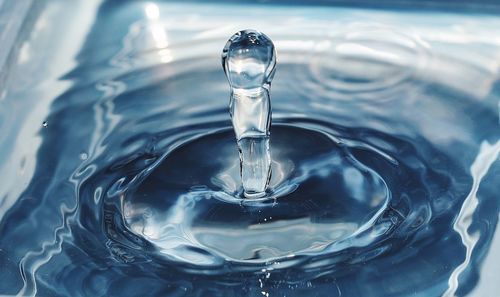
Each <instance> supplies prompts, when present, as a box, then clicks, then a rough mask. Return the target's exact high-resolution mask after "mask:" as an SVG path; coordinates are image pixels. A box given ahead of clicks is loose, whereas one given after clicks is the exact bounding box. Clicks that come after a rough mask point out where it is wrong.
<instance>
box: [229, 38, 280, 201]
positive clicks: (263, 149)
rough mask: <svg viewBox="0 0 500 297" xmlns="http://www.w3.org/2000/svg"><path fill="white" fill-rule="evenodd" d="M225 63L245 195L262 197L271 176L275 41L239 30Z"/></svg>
mask: <svg viewBox="0 0 500 297" xmlns="http://www.w3.org/2000/svg"><path fill="white" fill-rule="evenodd" d="M222 65H223V67H224V72H225V73H226V76H227V79H228V81H229V84H230V86H231V99H230V103H229V109H230V113H231V118H232V122H233V128H234V132H235V133H236V139H237V141H238V148H239V152H240V168H241V180H242V183H243V188H244V190H245V196H246V197H262V196H264V195H265V191H266V188H267V186H268V184H269V179H270V177H271V154H270V149H269V126H270V125H271V98H270V95H269V89H270V87H271V80H272V79H273V76H274V71H275V66H276V51H275V49H274V44H273V42H272V41H271V39H269V37H267V36H266V35H264V34H263V33H260V32H258V31H255V30H244V31H240V32H238V33H236V34H234V35H233V36H232V37H231V38H230V39H229V40H228V42H227V43H226V46H225V47H224V49H223V51H222Z"/></svg>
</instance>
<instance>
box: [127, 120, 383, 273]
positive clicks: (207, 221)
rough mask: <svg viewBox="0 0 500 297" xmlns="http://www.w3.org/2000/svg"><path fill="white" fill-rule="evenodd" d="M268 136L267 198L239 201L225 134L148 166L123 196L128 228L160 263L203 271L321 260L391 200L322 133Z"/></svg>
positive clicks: (234, 160)
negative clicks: (217, 263)
mask: <svg viewBox="0 0 500 297" xmlns="http://www.w3.org/2000/svg"><path fill="white" fill-rule="evenodd" d="M272 136H273V137H272V142H271V145H272V148H273V150H272V160H273V164H272V165H273V166H272V167H273V170H272V172H273V176H272V180H271V183H270V189H269V192H270V193H269V194H268V196H267V197H266V198H261V199H251V198H244V197H243V195H242V193H241V192H240V189H241V182H240V176H239V159H238V155H237V150H236V148H235V141H234V134H233V132H232V131H227V130H224V131H222V132H218V133H215V134H214V133H212V134H208V135H203V136H202V137H200V138H197V139H194V140H193V139H189V141H188V142H187V143H184V144H181V145H179V146H178V147H177V148H176V149H174V150H173V151H171V152H169V153H168V154H167V155H166V156H164V160H163V161H162V162H161V163H160V164H159V165H158V166H157V167H155V168H154V169H147V170H148V171H151V173H149V175H148V176H147V177H145V178H144V180H142V181H141V182H138V184H137V185H134V186H132V187H133V190H129V191H128V192H127V194H125V196H124V198H123V214H124V217H125V220H126V222H127V224H128V225H129V226H130V229H131V230H132V231H133V232H134V233H136V234H137V235H139V236H143V237H144V238H146V239H147V240H149V241H150V242H151V243H153V244H154V245H155V246H157V247H158V249H159V250H160V252H161V253H163V254H165V256H166V257H169V258H175V259H180V260H182V261H187V262H190V263H193V264H200V263H203V264H205V265H209V264H213V263H212V262H213V261H214V260H212V258H213V257H218V256H219V257H221V258H223V259H226V260H231V261H241V262H257V263H263V264H265V263H267V262H269V261H270V260H277V259H281V258H287V257H294V256H300V255H306V254H307V255H314V254H322V253H324V252H327V251H328V248H329V246H331V245H332V244H341V242H342V241H346V240H349V239H350V238H351V239H352V237H354V236H355V235H357V234H360V233H362V232H363V231H365V230H367V229H369V228H373V225H374V224H375V221H376V220H377V218H378V217H379V216H380V215H381V213H382V212H383V211H384V209H385V207H386V206H387V204H388V202H389V199H390V193H389V190H388V189H387V187H386V185H385V183H384V181H383V179H382V178H381V177H380V176H379V175H378V174H377V173H376V172H374V171H373V170H371V169H370V168H369V167H367V166H365V165H363V164H362V163H361V162H359V161H358V160H357V159H356V158H355V157H354V156H353V155H351V154H350V153H349V151H348V149H347V148H346V147H344V146H342V145H341V144H340V143H337V141H336V140H335V139H334V138H333V137H332V136H330V135H328V134H324V133H321V132H316V131H314V130H309V129H301V128H297V127H293V126H273V131H272ZM292 143H293V146H290V144H292ZM374 157H377V155H376V154H374ZM378 158H381V157H380V156H378ZM235 196H236V197H235ZM238 196H241V197H242V198H237V197H238Z"/></svg>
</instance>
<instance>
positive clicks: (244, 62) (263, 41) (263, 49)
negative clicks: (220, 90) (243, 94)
mask: <svg viewBox="0 0 500 297" xmlns="http://www.w3.org/2000/svg"><path fill="white" fill-rule="evenodd" d="M222 66H223V67H224V72H225V73H226V76H227V79H228V80H229V84H230V85H231V87H232V88H237V89H253V88H258V87H267V86H268V85H269V84H270V83H271V80H272V79H273V75H274V69H275V66H276V52H275V49H274V44H273V42H272V41H271V39H269V37H267V36H266V35H265V34H263V33H261V32H258V31H255V30H243V31H240V32H238V33H236V34H234V35H233V36H232V37H231V38H230V39H229V40H228V41H227V43H226V46H225V47H224V50H223V51H222Z"/></svg>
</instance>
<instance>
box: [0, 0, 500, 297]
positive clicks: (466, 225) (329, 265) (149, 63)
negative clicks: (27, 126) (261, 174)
mask: <svg viewBox="0 0 500 297" xmlns="http://www.w3.org/2000/svg"><path fill="white" fill-rule="evenodd" d="M212 5H215V7H216V9H215V8H213V6H212ZM118 6H119V7H118ZM259 7H260V6H255V7H254V6H244V7H239V6H238V8H241V9H234V7H232V6H228V7H226V6H218V5H216V4H210V5H205V4H200V3H197V5H191V4H186V3H183V4H176V5H174V4H173V3H171V2H162V3H154V2H148V3H144V2H141V1H132V2H126V1H125V2H124V3H123V4H120V5H117V4H116V3H114V2H113V3H111V2H105V4H103V6H102V8H101V10H100V13H99V15H98V16H97V17H96V23H95V24H94V26H93V29H92V30H91V32H90V33H89V35H88V37H87V40H86V43H85V45H84V46H83V47H82V49H81V53H80V54H79V55H78V59H77V63H76V66H75V68H74V69H73V70H72V71H71V72H69V73H67V74H66V75H65V76H64V77H63V78H62V80H64V82H65V83H66V82H68V81H69V82H71V83H70V84H68V86H69V87H68V89H67V90H65V91H64V92H63V93H62V94H61V95H60V96H58V97H57V98H54V99H53V102H52V105H51V109H50V114H49V115H48V116H47V118H46V119H44V121H41V122H40V131H39V133H38V134H37V135H36V137H37V141H41V143H42V144H41V146H40V148H39V149H38V150H37V153H36V155H34V156H31V157H32V158H34V160H36V164H31V165H30V163H29V162H28V163H26V161H22V162H20V165H16V166H19V168H17V167H16V168H14V169H13V170H11V172H12V173H16V174H17V172H20V171H21V172H24V171H25V170H28V169H29V168H30V167H29V166H32V167H34V169H33V170H34V172H33V176H32V177H30V178H29V183H28V185H27V188H26V189H25V191H24V192H23V194H22V195H18V194H15V193H19V191H20V190H19V189H20V188H22V186H24V184H23V185H19V184H17V185H16V187H15V188H11V187H10V186H6V188H5V190H3V189H2V191H4V192H1V193H7V194H6V195H5V197H7V198H6V199H7V201H8V204H2V203H4V202H3V201H2V200H0V207H2V208H5V206H4V205H12V206H8V207H7V208H8V209H1V210H2V211H1V212H0V213H1V214H2V215H1V216H0V234H2V236H1V237H0V267H1V269H0V278H1V279H2V281H1V282H0V295H2V294H6V295H15V294H18V295H19V296H35V295H40V296H121V297H122V296H283V295H286V296H300V297H302V296H384V297H387V296H391V297H392V296H410V295H412V294H415V295H419V296H440V295H443V294H445V293H446V294H448V295H449V296H453V295H457V296H463V295H466V294H468V293H470V292H472V291H473V290H474V288H475V287H476V286H477V284H478V282H479V280H480V279H481V278H480V276H481V275H480V273H481V265H480V264H481V263H482V262H483V260H484V259H485V257H486V256H487V255H488V253H490V254H491V253H496V252H495V251H492V250H489V249H490V244H491V242H492V238H493V236H494V233H495V226H496V225H497V221H498V212H499V211H500V202H499V200H498V199H497V198H498V184H499V183H500V180H499V178H500V169H499V166H498V165H499V163H498V153H499V151H500V144H499V143H500V132H499V130H498V102H499V100H500V92H499V90H500V88H499V87H498V86H499V85H500V84H499V82H498V71H497V69H496V68H494V65H497V64H498V63H496V64H495V62H498V61H497V60H498V52H499V48H500V44H499V43H498V39H497V38H493V37H495V36H497V35H498V34H496V33H499V32H498V28H500V25H498V26H497V24H498V22H499V21H498V20H497V19H495V18H492V19H489V22H490V23H488V24H495V26H492V27H491V28H489V27H488V25H486V24H483V23H482V22H483V21H484V19H483V18H476V17H473V16H469V17H467V20H468V22H464V19H463V17H465V16H459V15H457V16H454V15H447V16H446V18H443V19H441V18H439V16H440V14H439V13H436V16H434V17H435V18H439V20H440V22H432V20H434V17H433V18H432V19H429V18H426V17H425V16H421V15H416V14H413V13H410V12H406V13H405V14H404V15H400V14H399V13H396V12H381V11H380V12H377V11H358V10H351V9H345V10H341V9H340V10H339V8H336V9H330V8H326V7H321V8H314V9H313V8H307V7H305V6H304V7H302V6H301V7H300V8H293V9H292V8H286V9H285V7H284V6H279V7H274V8H273V6H266V7H268V8H267V10H266V11H264V12H262V11H261V9H260V8H259ZM243 8H244V9H243ZM228 12H231V13H228ZM354 12H356V13H355V14H354ZM221 14H223V15H224V16H225V17H227V19H224V18H222V17H221ZM255 16H259V17H258V20H257V21H256V19H255ZM354 18H355V19H354ZM421 18H424V19H423V20H422V19H421ZM266 20H267V21H266ZM380 20H384V24H377V23H374V22H375V21H380ZM424 21H426V22H424ZM255 23H257V24H256V25H259V26H253V25H254V24H255ZM424 23H425V24H427V25H422V24H424ZM250 25H252V26H250ZM462 26H465V27H466V28H464V27H462ZM247 27H256V28H257V29H259V30H261V31H265V32H266V34H268V35H269V37H270V38H272V39H273V41H274V42H275V44H276V49H277V52H278V66H277V69H276V76H275V80H274V81H273V88H272V96H273V102H272V104H273V106H272V108H273V126H272V127H271V146H272V150H271V152H272V154H273V155H272V158H273V164H272V173H273V174H272V177H271V181H270V187H269V191H268V193H267V196H266V197H265V198H262V199H246V198H243V196H242V193H241V191H242V189H241V182H240V180H239V173H238V170H239V168H238V166H239V164H238V156H237V154H238V151H237V146H236V143H235V140H234V135H233V132H232V130H231V128H230V127H231V122H230V118H229V115H228V106H227V105H228V92H229V90H228V87H227V82H226V79H225V77H224V74H223V72H222V70H221V69H220V56H219V53H220V51H221V47H222V46H223V45H224V43H225V41H226V40H227V38H228V36H230V35H231V34H232V33H234V32H236V31H237V30H239V29H242V28H247ZM485 27H488V28H487V29H489V30H487V29H485ZM468 30H470V31H468ZM490 32H492V33H490ZM110 33H112V34H110ZM495 34H496V35H495ZM33 48H40V47H33ZM96 49H99V50H96ZM464 53H468V54H467V55H466V54H464ZM471 53H473V54H471ZM70 58H71V59H72V58H73V57H70ZM495 59H496V60H495ZM492 65H493V66H492ZM56 80H57V81H58V82H60V80H61V77H57V79H56ZM40 84H41V85H43V84H42V83H40ZM37 86H38V85H37ZM48 87H52V86H51V85H50V84H48ZM18 92H21V93H20V94H17V93H15V92H14V93H12V94H11V93H8V94H7V95H6V97H5V99H0V104H1V103H2V102H1V100H6V101H5V102H15V100H17V99H19V98H38V89H37V88H33V89H29V88H28V89H26V90H23V91H18ZM17 95H19V96H17ZM21 95H22V96H21ZM42 122H45V123H46V125H42V124H41V123H42ZM24 137H26V135H24ZM23 139H24V138H23ZM26 139H28V138H26ZM19 143H21V144H24V145H26V142H22V141H19ZM19 143H17V142H12V144H7V146H12V147H9V149H10V150H12V151H18V152H19V154H21V152H25V150H24V149H23V147H19ZM30 145H31V142H30ZM28 157H29V156H28ZM28 159H29V158H28ZM16 164H17V163H16ZM35 165H36V166H35ZM9 174H11V173H9ZM12 175H15V174H12ZM8 178H9V181H11V180H13V178H12V177H11V176H8ZM1 199H3V198H1Z"/></svg>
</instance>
